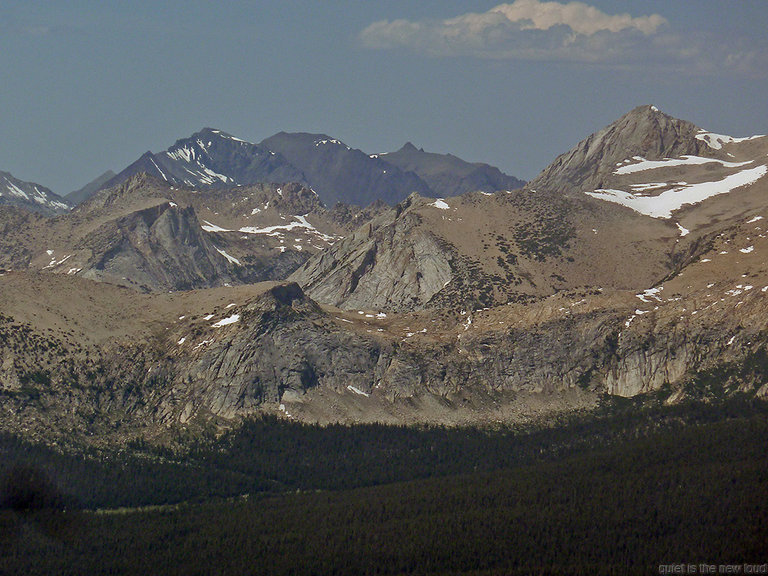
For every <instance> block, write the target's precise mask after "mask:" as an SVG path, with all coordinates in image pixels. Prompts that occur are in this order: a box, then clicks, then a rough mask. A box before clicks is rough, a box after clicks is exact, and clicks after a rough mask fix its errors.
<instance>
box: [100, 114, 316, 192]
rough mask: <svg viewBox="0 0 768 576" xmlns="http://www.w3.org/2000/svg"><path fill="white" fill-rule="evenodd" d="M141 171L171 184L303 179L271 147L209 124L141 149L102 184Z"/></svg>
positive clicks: (221, 184) (217, 184)
mask: <svg viewBox="0 0 768 576" xmlns="http://www.w3.org/2000/svg"><path fill="white" fill-rule="evenodd" d="M142 172H144V173H147V174H149V175H151V176H154V177H155V178H158V179H160V180H164V181H165V182H168V183H169V184H171V185H174V186H187V187H193V188H194V187H204V188H210V187H219V188H221V187H233V186H238V185H249V184H256V183H261V182H264V183H271V182H304V181H305V180H304V177H303V174H302V173H301V172H300V171H298V170H297V169H296V168H294V167H293V166H291V165H290V164H289V163H288V162H287V161H286V160H285V159H284V158H282V157H281V156H279V155H277V154H275V153H274V152H272V151H271V150H268V149H266V148H264V147H263V146H259V145H257V144H251V143H250V142H245V141H244V140H240V139H239V138H235V137H234V136H230V135H229V134H226V133H224V132H222V131H220V130H214V129H212V128H204V129H203V130H201V131H200V132H196V133H195V134H193V135H192V136H190V137H189V138H184V139H181V140H177V141H176V143H175V144H174V145H173V146H171V147H170V148H168V150H166V151H165V152H159V153H157V154H153V153H152V152H146V153H144V154H143V155H142V156H141V158H139V159H138V160H137V161H136V162H134V163H133V164H131V165H130V166H128V167H127V168H126V169H125V170H123V171H121V172H120V173H119V174H118V175H117V176H115V177H114V178H112V179H110V180H109V181H107V182H106V183H105V184H104V185H103V186H102V188H109V187H112V186H115V185H117V184H119V183H121V182H124V181H125V180H126V179H127V178H130V177H131V176H133V175H135V174H139V173H142Z"/></svg>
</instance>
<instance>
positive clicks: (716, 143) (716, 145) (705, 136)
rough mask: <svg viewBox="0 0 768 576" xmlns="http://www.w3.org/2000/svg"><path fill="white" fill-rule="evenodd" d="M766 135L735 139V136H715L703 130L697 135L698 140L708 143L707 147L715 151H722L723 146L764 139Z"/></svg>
mask: <svg viewBox="0 0 768 576" xmlns="http://www.w3.org/2000/svg"><path fill="white" fill-rule="evenodd" d="M764 137H765V134H757V135H755V136H746V137H744V138H734V137H733V136H726V135H725V134H715V133H714V132H707V131H706V130H702V131H701V132H699V133H698V134H696V140H701V141H702V142H706V143H707V146H709V147H710V148H712V149H714V150H720V149H721V148H722V147H723V144H731V143H738V142H746V141H747V140H754V139H755V138H764Z"/></svg>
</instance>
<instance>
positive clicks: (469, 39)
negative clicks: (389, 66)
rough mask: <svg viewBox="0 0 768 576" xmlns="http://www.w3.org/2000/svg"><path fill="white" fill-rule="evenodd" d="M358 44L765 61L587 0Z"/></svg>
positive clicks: (414, 26) (381, 28)
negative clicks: (589, 3) (607, 11)
mask: <svg viewBox="0 0 768 576" xmlns="http://www.w3.org/2000/svg"><path fill="white" fill-rule="evenodd" d="M359 40H360V42H361V43H362V45H363V46H365V47H368V48H373V49H391V48H407V49H411V50H415V51H418V52H422V53H426V54H430V55H435V56H467V55H469V56H475V57H481V58H495V59H516V60H541V61H565V62H587V63H592V64H600V65H607V66H612V67H638V66H648V65H653V66H654V67H655V68H657V69H674V70H682V71H686V72H689V73H705V74H706V73H709V72H710V71H715V70H721V71H722V67H728V68H730V69H732V70H734V71H736V72H741V73H748V69H751V70H752V71H753V72H754V71H755V70H756V68H755V67H753V65H752V64H754V63H757V62H761V63H762V62H764V57H763V56H761V54H764V51H763V50H760V49H758V50H755V49H754V47H752V48H751V49H736V48H734V47H733V46H730V47H729V46H727V45H726V44H727V43H726V42H723V39H719V41H718V42H716V43H714V44H713V43H709V44H708V43H707V42H706V40H704V39H702V38H683V37H681V36H679V35H676V34H673V33H671V32H670V26H669V23H668V21H667V20H666V18H664V17H663V16H661V15H659V14H650V15H640V16H632V15H630V14H607V13H605V12H603V11H601V10H599V9H598V8H595V7H594V6H590V5H588V4H585V3H584V2H568V3H561V2H550V1H541V0H516V1H515V2H512V3H511V4H500V5H498V6H496V7H494V8H491V9H490V10H488V11H487V12H482V13H474V12H470V13H466V14H462V15H460V16H457V17H455V18H450V19H446V20H423V21H410V20H402V19H400V20H392V21H389V20H382V21H379V22H374V23H372V24H371V25H370V26H368V27H367V28H365V29H364V30H363V31H362V32H360V34H359ZM757 69H758V70H759V66H758V68H757ZM763 70H764V69H763Z"/></svg>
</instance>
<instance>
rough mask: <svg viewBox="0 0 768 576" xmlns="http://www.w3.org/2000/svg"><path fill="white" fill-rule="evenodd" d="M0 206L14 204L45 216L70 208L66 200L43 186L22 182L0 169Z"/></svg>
mask: <svg viewBox="0 0 768 576" xmlns="http://www.w3.org/2000/svg"><path fill="white" fill-rule="evenodd" d="M0 206H16V207H19V208H24V209H27V210H31V211H32V212H38V213H40V214H44V215H46V216H53V215H55V214H62V213H64V212H67V211H68V210H69V209H70V205H69V204H68V203H67V201H66V200H65V199H64V198H62V197H61V196H58V195H56V194H54V193H53V192H51V191H50V190H49V189H48V188H46V187H45V186H41V185H40V184H35V183H34V182H24V181H23V180H19V179H18V178H15V177H14V176H13V175H12V174H11V173H10V172H2V171H0Z"/></svg>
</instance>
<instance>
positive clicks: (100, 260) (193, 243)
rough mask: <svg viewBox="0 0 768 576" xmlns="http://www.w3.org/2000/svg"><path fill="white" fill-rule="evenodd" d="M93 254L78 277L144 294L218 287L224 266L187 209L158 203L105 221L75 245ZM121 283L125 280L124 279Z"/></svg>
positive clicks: (224, 275) (223, 279) (224, 270)
mask: <svg viewBox="0 0 768 576" xmlns="http://www.w3.org/2000/svg"><path fill="white" fill-rule="evenodd" d="M77 248H79V249H85V250H88V251H89V252H90V253H91V254H92V256H91V258H90V259H89V261H88V263H87V264H86V265H85V266H83V270H82V276H83V277H85V278H92V279H95V280H107V281H111V282H113V283H118V284H120V283H124V282H127V281H128V280H127V279H129V278H130V283H131V285H133V286H137V287H141V288H143V289H145V290H160V289H161V290H183V289H189V288H192V287H204V286H211V285H217V284H221V283H223V282H224V281H226V280H227V279H228V275H227V269H226V266H225V262H224V261H223V259H222V258H220V257H218V256H214V254H215V253H216V252H215V249H214V248H213V247H212V245H211V244H210V242H209V241H208V239H207V238H206V236H205V233H204V232H203V230H202V229H201V228H200V223H199V222H198V221H197V217H196V215H195V212H194V210H193V209H192V208H190V207H187V208H178V207H177V206H170V205H169V204H167V203H166V204H160V205H157V206H154V207H152V208H147V209H145V210H141V211H138V212H134V213H132V214H130V215H128V216H126V217H124V218H121V219H118V220H114V221H110V222H108V223H106V224H105V225H104V226H102V227H101V228H99V229H97V230H96V231H95V232H94V233H93V234H90V235H89V236H87V237H86V238H85V239H83V241H82V243H81V244H80V245H79V246H77ZM123 279H125V280H123Z"/></svg>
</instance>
